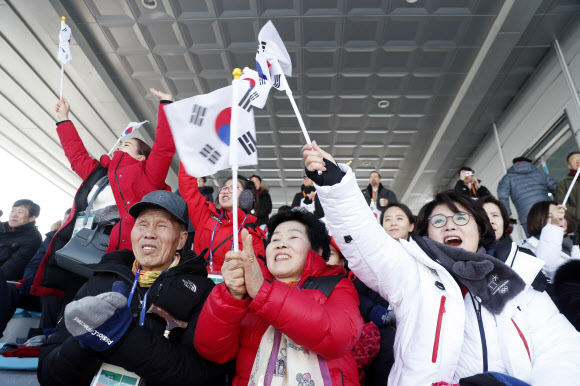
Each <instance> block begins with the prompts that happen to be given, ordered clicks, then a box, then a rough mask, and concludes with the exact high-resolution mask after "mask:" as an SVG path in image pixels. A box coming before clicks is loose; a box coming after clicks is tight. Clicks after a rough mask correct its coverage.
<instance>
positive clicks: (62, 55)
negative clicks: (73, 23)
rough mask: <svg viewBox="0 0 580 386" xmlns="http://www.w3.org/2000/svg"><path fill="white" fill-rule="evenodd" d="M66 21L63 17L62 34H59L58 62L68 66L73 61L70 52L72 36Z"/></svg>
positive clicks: (61, 22)
mask: <svg viewBox="0 0 580 386" xmlns="http://www.w3.org/2000/svg"><path fill="white" fill-rule="evenodd" d="M65 20H66V17H64V16H63V17H62V18H61V21H60V33H59V34H58V60H60V62H61V63H62V64H67V63H68V62H69V61H70V60H71V59H72V55H71V52H70V39H71V36H72V34H71V30H70V27H69V26H68V25H67V24H66V23H65Z"/></svg>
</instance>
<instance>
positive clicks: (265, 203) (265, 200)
mask: <svg viewBox="0 0 580 386" xmlns="http://www.w3.org/2000/svg"><path fill="white" fill-rule="evenodd" d="M258 203H259V206H258V212H257V213H256V217H258V218H260V217H267V216H268V215H269V214H270V213H271V212H272V198H271V197H270V193H268V192H265V191H264V192H262V193H261V194H260V200H259V202H258Z"/></svg>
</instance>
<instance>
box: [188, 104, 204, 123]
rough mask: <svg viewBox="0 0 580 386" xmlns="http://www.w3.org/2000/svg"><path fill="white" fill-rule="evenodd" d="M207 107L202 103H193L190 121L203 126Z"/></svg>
mask: <svg viewBox="0 0 580 386" xmlns="http://www.w3.org/2000/svg"><path fill="white" fill-rule="evenodd" d="M205 110H206V108H205V107H203V106H200V105H193V110H192V111H191V118H190V119H189V123H193V124H194V125H197V126H201V125H202V124H203V117H204V116H205Z"/></svg>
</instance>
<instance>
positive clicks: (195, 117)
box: [164, 82, 258, 177]
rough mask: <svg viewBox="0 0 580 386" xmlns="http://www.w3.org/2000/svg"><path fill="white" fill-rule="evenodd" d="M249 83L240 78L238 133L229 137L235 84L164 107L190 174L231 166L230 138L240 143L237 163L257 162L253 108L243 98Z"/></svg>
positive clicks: (237, 106) (177, 147) (237, 99)
mask: <svg viewBox="0 0 580 386" xmlns="http://www.w3.org/2000/svg"><path fill="white" fill-rule="evenodd" d="M249 86H250V84H249V83H248V82H240V85H239V91H238V95H237V96H236V99H235V100H236V101H238V102H237V103H236V104H235V105H234V106H233V108H236V109H238V126H237V128H238V137H237V138H231V139H230V125H231V117H232V96H233V92H234V88H233V86H227V87H224V88H221V89H219V90H216V91H214V92H211V93H209V94H205V95H198V96H194V97H192V98H188V99H184V100H181V101H179V102H175V103H171V104H168V105H166V106H165V107H164V109H165V115H166V116H167V121H168V122H169V126H170V128H171V132H172V134H173V139H174V141H175V147H176V149H177V153H178V154H179V158H180V159H181V162H182V163H183V166H184V167H185V170H186V171H187V173H188V174H189V175H192V176H194V177H203V176H208V175H212V174H215V173H216V172H218V171H220V170H223V169H228V168H229V167H230V165H231V162H230V141H231V143H232V144H234V143H235V145H236V146H238V149H237V150H238V151H237V153H238V160H237V161H238V162H237V163H238V165H239V166H247V165H255V164H257V163H258V149H257V144H256V127H255V124H254V112H253V109H249V110H247V109H243V108H242V107H241V106H240V102H241V101H242V99H243V97H244V96H245V95H246V93H247V91H248V89H249Z"/></svg>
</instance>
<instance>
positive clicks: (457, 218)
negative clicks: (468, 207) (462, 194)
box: [427, 212, 473, 228]
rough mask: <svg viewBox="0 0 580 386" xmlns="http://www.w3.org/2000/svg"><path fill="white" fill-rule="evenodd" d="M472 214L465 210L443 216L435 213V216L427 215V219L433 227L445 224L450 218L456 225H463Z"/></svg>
mask: <svg viewBox="0 0 580 386" xmlns="http://www.w3.org/2000/svg"><path fill="white" fill-rule="evenodd" d="M471 216H473V215H472V214H470V213H465V212H457V213H455V214H454V215H453V216H445V215H443V214H436V215H435V216H432V217H429V218H428V219H427V220H429V222H430V223H431V225H433V226H434V227H435V228H441V227H444V226H445V224H447V221H448V219H450V218H452V219H453V222H454V223H455V224H456V225H459V226H463V225H467V223H468V222H469V219H470V218H471Z"/></svg>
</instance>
